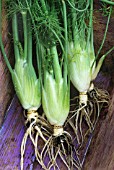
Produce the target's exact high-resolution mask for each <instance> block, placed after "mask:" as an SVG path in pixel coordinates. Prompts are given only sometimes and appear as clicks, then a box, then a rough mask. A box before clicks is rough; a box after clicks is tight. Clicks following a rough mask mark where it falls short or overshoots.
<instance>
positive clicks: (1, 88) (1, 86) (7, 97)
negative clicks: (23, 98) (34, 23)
mask: <svg viewBox="0 0 114 170" xmlns="http://www.w3.org/2000/svg"><path fill="white" fill-rule="evenodd" d="M2 21H3V23H2V35H3V36H2V39H3V43H4V47H5V51H6V53H7V55H8V57H9V56H10V61H11V62H12V57H13V54H12V50H11V41H10V40H9V38H8V24H7V20H6V18H5V10H4V4H3V8H2ZM12 97H13V86H12V81H11V76H10V74H9V71H8V69H7V66H6V64H5V61H4V59H3V56H2V54H1V51H0V127H1V125H2V123H3V119H4V113H5V111H6V109H7V107H8V105H9V104H10V102H11V99H12Z"/></svg>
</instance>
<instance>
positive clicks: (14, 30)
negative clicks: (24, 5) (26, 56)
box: [12, 13, 20, 61]
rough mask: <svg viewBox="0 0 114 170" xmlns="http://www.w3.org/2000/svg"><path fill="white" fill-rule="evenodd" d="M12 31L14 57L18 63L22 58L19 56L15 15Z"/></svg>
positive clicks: (14, 16)
mask: <svg viewBox="0 0 114 170" xmlns="http://www.w3.org/2000/svg"><path fill="white" fill-rule="evenodd" d="M12 30H13V41H14V43H13V44H14V55H15V61H17V60H18V59H19V58H20V54H19V48H18V47H19V45H18V43H19V38H18V28H17V16H16V14H15V13H14V15H13V18H12Z"/></svg>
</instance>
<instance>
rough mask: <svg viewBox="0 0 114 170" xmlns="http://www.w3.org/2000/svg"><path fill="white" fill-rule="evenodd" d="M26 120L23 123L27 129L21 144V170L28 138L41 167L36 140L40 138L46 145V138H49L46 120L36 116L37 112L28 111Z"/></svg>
mask: <svg viewBox="0 0 114 170" xmlns="http://www.w3.org/2000/svg"><path fill="white" fill-rule="evenodd" d="M26 118H27V119H26V121H25V124H26V125H27V126H28V125H29V127H28V128H27V130H26V132H25V134H24V137H23V139H22V143H21V162H20V166H21V170H23V169H24V168H23V164H24V153H25V147H26V142H27V139H28V137H30V140H31V141H32V144H33V146H34V150H35V156H36V160H37V161H38V163H39V164H42V167H43V162H42V161H41V156H40V152H39V150H38V138H39V137H40V138H41V139H42V140H43V141H44V142H45V143H46V141H47V140H46V137H47V136H48V137H49V131H48V130H47V128H46V126H47V123H46V120H45V118H44V117H42V116H40V115H38V112H36V111H35V110H30V111H28V112H27V115H26ZM48 128H49V126H48ZM44 136H45V137H44Z"/></svg>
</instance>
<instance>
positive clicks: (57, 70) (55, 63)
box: [50, 46, 62, 83]
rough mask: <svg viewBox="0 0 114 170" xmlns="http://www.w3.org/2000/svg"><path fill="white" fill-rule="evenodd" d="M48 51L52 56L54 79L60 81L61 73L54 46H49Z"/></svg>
mask: <svg viewBox="0 0 114 170" xmlns="http://www.w3.org/2000/svg"><path fill="white" fill-rule="evenodd" d="M50 52H51V55H52V57H53V68H54V74H55V79H56V81H57V83H60V80H61V79H62V73H61V68H60V65H59V59H58V54H57V49H56V46H53V47H51V49H50Z"/></svg>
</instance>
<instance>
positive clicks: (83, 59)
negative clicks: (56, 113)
mask: <svg viewBox="0 0 114 170" xmlns="http://www.w3.org/2000/svg"><path fill="white" fill-rule="evenodd" d="M78 9H81V10H78ZM111 10H112V7H110V13H109V16H108V20H107V25H106V30H105V33H104V38H103V40H102V43H101V46H100V48H99V50H98V52H97V54H95V52H94V41H93V0H90V1H88V4H87V3H86V1H83V3H82V1H81V0H80V1H78V3H76V2H75V1H74V0H72V1H71V2H70V3H69V6H68V11H69V18H68V37H69V40H68V41H69V44H68V58H69V72H70V79H71V82H72V83H73V85H74V87H75V88H76V89H77V90H78V92H79V104H78V106H76V108H75V110H74V111H73V115H72V116H71V117H70V120H71V119H72V118H74V117H75V128H73V129H75V133H76V136H77V141H78V143H81V142H83V132H82V125H83V120H85V122H86V124H87V126H88V128H87V131H86V132H84V137H85V136H86V134H88V132H92V131H93V129H94V125H95V124H96V121H97V118H98V116H99V112H100V105H99V103H102V104H103V103H107V102H108V101H109V96H108V93H107V92H105V91H103V90H97V89H96V88H95V87H94V85H93V81H94V80H95V78H96V77H97V75H98V73H99V70H100V68H101V66H102V63H103V61H104V59H105V57H106V56H107V55H108V54H109V53H110V52H111V51H112V50H113V49H114V47H113V48H112V49H110V50H109V51H108V52H107V53H106V54H104V55H103V56H102V57H101V58H100V59H99V61H98V56H99V54H100V51H101V49H102V47H103V44H104V41H105V39H106V34H107V30H108V25H109V20H110V16H111ZM95 117H96V118H95ZM69 123H70V124H71V125H72V123H71V122H70V121H69ZM72 126H73V125H72ZM84 131H85V130H84ZM80 141H81V142H80Z"/></svg>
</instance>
